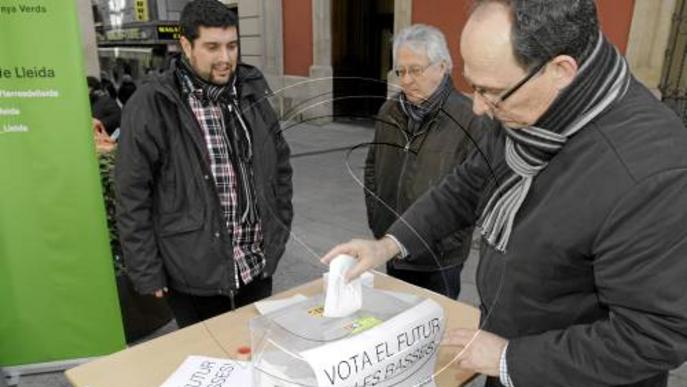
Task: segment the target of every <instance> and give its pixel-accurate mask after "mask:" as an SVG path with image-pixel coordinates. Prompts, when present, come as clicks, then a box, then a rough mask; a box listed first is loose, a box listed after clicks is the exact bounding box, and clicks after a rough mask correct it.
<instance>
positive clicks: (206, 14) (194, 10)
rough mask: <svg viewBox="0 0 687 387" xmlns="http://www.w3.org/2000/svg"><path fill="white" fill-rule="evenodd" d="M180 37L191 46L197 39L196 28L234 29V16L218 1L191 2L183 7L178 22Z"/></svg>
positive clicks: (235, 23)
mask: <svg viewBox="0 0 687 387" xmlns="http://www.w3.org/2000/svg"><path fill="white" fill-rule="evenodd" d="M179 24H180V25H181V35H183V36H185V37H186V39H188V40H189V41H190V42H191V44H193V41H194V40H196V39H197V38H198V27H200V26H203V27H220V28H229V27H236V26H237V25H238V21H237V19H236V14H235V13H234V12H233V11H232V10H230V9H229V7H227V6H226V5H225V4H224V3H222V2H220V1H219V0H193V1H191V2H190V3H188V4H186V6H184V9H183V10H182V11H181V18H180V20H179Z"/></svg>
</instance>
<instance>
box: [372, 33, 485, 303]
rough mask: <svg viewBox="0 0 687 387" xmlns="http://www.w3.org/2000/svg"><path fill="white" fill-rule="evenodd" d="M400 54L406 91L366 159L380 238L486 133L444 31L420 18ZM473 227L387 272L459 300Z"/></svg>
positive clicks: (386, 108)
mask: <svg viewBox="0 0 687 387" xmlns="http://www.w3.org/2000/svg"><path fill="white" fill-rule="evenodd" d="M393 57H394V64H395V66H396V67H395V70H394V71H395V73H396V75H397V76H398V80H399V84H400V87H401V91H400V92H399V93H396V94H395V95H394V96H393V97H391V98H390V99H389V100H388V101H387V102H386V103H385V104H384V105H383V106H382V108H381V109H380V112H379V114H378V121H377V123H376V125H375V129H376V130H375V139H374V141H373V143H372V144H371V145H370V148H369V150H368V155H367V160H366V163H365V204H366V206H367V214H368V223H369V225H370V229H371V230H372V233H373V235H374V236H375V237H376V238H381V237H382V236H384V234H385V233H386V232H387V229H388V228H389V226H391V224H393V223H394V222H395V221H396V220H397V219H398V217H399V215H400V214H402V213H403V212H404V211H405V210H407V209H408V207H410V205H411V204H412V203H413V202H414V201H416V200H417V199H418V197H420V196H421V195H422V194H423V193H424V192H426V191H427V190H429V189H430V188H432V187H433V186H435V185H436V184H437V183H439V182H440V181H441V180H442V179H443V178H444V177H445V176H446V175H447V174H448V173H449V172H450V171H451V170H452V169H453V168H454V167H455V166H456V165H458V164H459V163H461V162H462V161H463V160H464V159H465V157H466V155H467V154H468V153H469V152H470V151H471V150H472V149H473V148H474V146H475V145H476V141H477V139H478V138H479V136H480V135H481V133H482V129H481V128H480V122H481V120H480V119H478V118H477V117H476V116H475V115H474V114H473V113H472V110H471V108H470V107H471V102H470V99H468V98H467V97H466V96H464V95H463V94H461V93H459V92H458V91H457V90H456V89H455V87H454V86H453V80H452V79H451V75H450V73H451V69H452V61H451V56H450V54H449V51H448V47H447V46H446V40H445V38H444V35H443V34H442V33H441V32H440V31H439V30H438V29H436V28H434V27H430V26H426V25H422V24H418V25H413V26H411V27H408V28H405V29H404V30H402V31H400V32H399V33H398V34H397V35H396V37H395V38H394V42H393ZM472 230H473V228H472V226H468V227H465V228H463V229H460V230H457V231H455V232H453V233H451V234H450V235H447V236H446V237H444V238H441V239H438V240H436V241H432V243H431V245H430V246H429V247H430V250H428V251H426V252H424V253H422V254H419V255H417V256H413V257H411V258H412V259H411V258H409V259H393V260H391V261H389V262H387V265H386V269H387V273H388V274H390V275H392V276H394V277H396V278H399V279H402V280H404V281H406V282H410V283H412V284H415V285H417V286H421V287H424V288H426V289H429V290H432V291H435V292H437V293H441V294H444V295H446V296H447V297H450V298H453V299H457V298H458V294H459V292H460V272H461V269H462V268H463V263H464V262H465V259H466V258H467V256H468V254H469V253H470V243H471V240H472Z"/></svg>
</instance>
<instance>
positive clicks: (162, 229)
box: [157, 210, 205, 237]
mask: <svg viewBox="0 0 687 387" xmlns="http://www.w3.org/2000/svg"><path fill="white" fill-rule="evenodd" d="M204 215H205V214H204V213H203V211H202V210H198V211H188V212H186V211H184V212H173V213H161V214H159V215H158V222H157V225H158V233H159V235H160V236H162V237H164V236H170V235H175V234H181V233H185V232H190V231H196V230H198V229H200V228H202V227H203V220H204V217H205V216H204Z"/></svg>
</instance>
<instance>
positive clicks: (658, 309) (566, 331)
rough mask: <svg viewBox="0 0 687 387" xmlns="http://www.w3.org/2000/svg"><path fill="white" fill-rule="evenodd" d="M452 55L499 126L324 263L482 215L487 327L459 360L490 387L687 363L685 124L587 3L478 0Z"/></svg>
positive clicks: (368, 260) (480, 107)
mask: <svg viewBox="0 0 687 387" xmlns="http://www.w3.org/2000/svg"><path fill="white" fill-rule="evenodd" d="M461 53H462V56H463V58H464V62H465V68H464V73H465V77H466V79H468V80H469V81H470V83H471V84H472V85H473V87H474V90H475V92H474V105H473V109H474V111H475V112H476V113H478V114H481V113H485V114H489V115H491V116H493V117H495V118H496V119H498V120H499V121H501V123H502V130H497V131H494V132H490V133H488V134H487V135H486V136H485V137H484V138H483V141H482V142H481V143H480V147H481V150H482V151H483V152H484V156H482V155H480V154H479V153H473V154H472V155H471V156H470V157H469V158H468V159H467V160H466V162H465V163H463V164H462V165H461V166H460V167H458V168H456V169H455V170H454V171H453V173H452V174H450V175H449V176H448V177H447V178H446V179H444V181H443V182H442V183H441V184H440V185H439V186H438V187H437V188H436V189H434V190H432V191H430V192H429V193H428V194H426V195H425V196H423V197H422V198H421V199H420V200H419V201H418V202H416V204H415V205H413V206H412V207H411V208H410V209H409V210H408V211H407V212H406V213H405V214H404V218H405V219H406V221H407V223H403V222H396V223H395V224H394V225H392V226H391V227H390V229H389V231H388V235H389V236H388V237H383V238H382V239H380V240H379V241H362V240H354V241H351V242H349V243H347V244H343V245H340V246H338V247H336V248H334V249H333V250H332V251H331V252H330V253H329V254H328V255H327V256H325V258H324V260H325V261H327V260H329V259H330V257H331V256H333V255H335V254H338V253H344V252H345V253H348V254H351V255H354V256H356V257H358V259H359V261H360V262H359V263H358V265H357V266H356V267H355V268H354V269H353V270H352V271H351V272H350V273H349V274H348V276H349V277H353V276H356V275H358V274H359V273H360V272H361V271H363V270H366V269H368V268H370V267H372V266H376V265H378V264H380V263H382V262H385V261H386V260H388V259H390V258H391V257H392V256H394V255H396V254H399V253H401V254H404V252H405V251H407V253H409V254H410V255H411V256H412V255H415V254H418V253H419V252H421V251H423V250H424V249H425V246H424V243H423V240H435V239H438V238H441V237H443V236H445V235H448V234H450V233H451V232H454V231H455V230H456V229H460V228H464V227H466V226H468V225H471V224H473V223H475V222H477V224H478V225H480V228H481V232H482V235H483V236H484V240H485V242H486V244H487V246H486V247H485V248H484V254H483V255H482V257H481V261H480V268H479V269H478V274H477V277H478V278H477V285H478V288H479V292H480V296H481V301H482V306H481V308H482V328H483V330H481V331H477V332H473V331H457V332H455V333H454V334H453V336H452V341H453V342H454V343H456V344H459V345H466V347H465V349H464V350H462V351H461V352H460V354H459V357H458V364H459V365H460V366H461V367H463V368H467V369H472V370H475V371H477V372H481V373H484V374H487V375H490V376H493V377H495V378H490V379H489V380H488V382H487V383H488V385H491V386H496V385H499V382H500V383H501V384H503V385H507V386H516V387H530V386H547V387H555V386H585V387H587V386H635V387H638V386H642V387H644V386H666V384H667V377H668V370H670V369H672V368H675V367H677V366H679V365H680V364H681V363H682V362H684V361H685V360H686V359H687V281H685V278H687V260H686V259H685V257H686V256H687V211H685V208H687V195H686V194H685V192H687V153H686V152H685V149H687V131H686V130H685V128H684V127H683V126H682V124H681V123H680V121H679V120H678V119H677V117H676V116H675V115H674V114H673V113H672V112H670V111H669V110H668V109H667V108H666V107H664V106H663V105H662V104H661V103H660V102H659V101H657V100H656V99H655V98H654V97H653V96H652V95H651V94H650V93H649V91H648V90H647V89H646V88H645V87H644V86H642V85H641V84H639V83H638V82H637V81H636V80H635V79H634V78H633V77H632V75H631V74H630V73H629V69H628V66H627V62H626V61H625V59H624V58H623V57H622V56H621V55H620V54H619V53H618V51H617V49H616V48H615V47H613V46H612V45H611V44H610V43H609V42H608V40H607V39H606V38H605V37H604V36H603V34H601V33H600V32H599V25H598V20H597V14H596V8H595V5H594V2H593V1H592V0H577V1H570V0H529V1H525V0H510V1H506V0H500V1H499V0H482V1H478V2H477V5H476V7H475V8H474V10H473V13H472V15H471V16H470V18H469V21H468V23H467V24H466V26H465V29H464V30H463V33H462V36H461ZM392 236H393V237H392ZM394 239H395V240H394ZM489 332H491V333H489ZM468 344H469V345H468ZM496 377H498V379H497V378H496Z"/></svg>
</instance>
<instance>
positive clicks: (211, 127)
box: [188, 89, 266, 288]
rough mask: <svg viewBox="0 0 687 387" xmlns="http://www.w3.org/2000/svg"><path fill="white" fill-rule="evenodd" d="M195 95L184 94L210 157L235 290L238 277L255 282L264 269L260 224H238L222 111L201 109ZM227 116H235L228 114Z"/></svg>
mask: <svg viewBox="0 0 687 387" xmlns="http://www.w3.org/2000/svg"><path fill="white" fill-rule="evenodd" d="M199 93H202V90H200V89H196V90H194V91H193V92H191V93H189V94H188V102H189V105H190V106H191V110H192V111H193V114H194V115H195V116H196V119H197V120H198V123H199V124H200V128H201V131H202V132H203V137H204V138H205V145H206V146H207V149H208V154H209V155H210V160H209V161H210V170H211V171H212V175H213V177H214V180H215V186H216V188H217V194H218V196H219V202H220V205H221V206H222V212H223V214H224V219H225V220H226V226H227V229H228V230H229V235H231V237H232V242H233V248H234V251H233V253H234V268H235V270H234V272H235V273H237V274H236V277H235V281H236V286H237V288H238V287H239V278H238V275H239V274H240V275H241V280H242V281H243V283H244V284H247V283H250V282H251V281H252V280H253V279H255V278H257V277H258V276H259V274H260V273H261V272H262V270H263V269H264V268H265V265H266V261H265V254H264V252H263V249H262V246H263V235H262V227H261V224H260V220H258V221H257V222H255V224H253V225H251V224H248V223H247V222H246V223H243V224H241V222H240V216H239V214H238V207H237V203H238V182H237V177H238V176H237V175H236V171H235V169H234V165H233V164H232V162H231V158H230V156H229V155H230V152H232V149H231V147H230V145H229V144H230V142H229V139H228V138H227V131H226V129H225V123H224V119H223V116H222V108H221V107H220V105H219V104H213V103H212V102H208V104H207V105H206V106H203V103H202V101H201V99H200V98H199V95H198V94H199ZM228 108H229V110H230V113H231V114H239V112H237V111H235V110H234V111H232V107H231V105H228Z"/></svg>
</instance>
